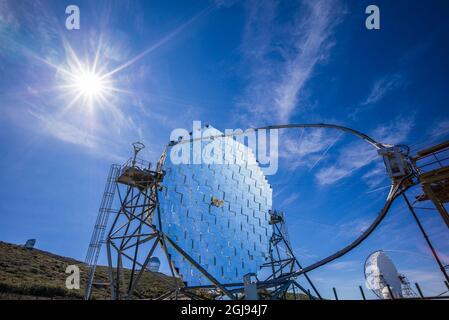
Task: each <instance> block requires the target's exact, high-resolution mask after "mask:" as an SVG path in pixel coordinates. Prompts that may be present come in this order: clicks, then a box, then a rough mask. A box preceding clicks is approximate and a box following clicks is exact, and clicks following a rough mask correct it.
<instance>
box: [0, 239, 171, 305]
mask: <svg viewBox="0 0 449 320" xmlns="http://www.w3.org/2000/svg"><path fill="white" fill-rule="evenodd" d="M68 265H77V266H78V267H79V268H80V272H81V274H80V276H81V288H80V290H68V289H66V288H65V280H66V277H67V276H68V274H66V273H65V270H66V267H67V266H68ZM87 271H88V269H87V266H86V265H85V264H84V263H83V262H80V261H77V260H75V259H71V258H67V257H62V256H58V255H55V254H52V253H49V252H46V251H42V250H39V249H33V250H28V249H25V248H23V247H22V246H18V245H14V244H10V243H5V242H1V241H0V299H82V298H83V294H84V287H85V284H86V279H87V274H88V272H87ZM125 275H126V272H125ZM168 279H169V278H168V277H167V276H166V275H163V274H161V273H152V272H146V273H145V274H144V276H143V277H142V279H141V284H140V286H139V288H138V290H137V292H136V295H137V296H138V297H139V298H155V297H157V296H159V295H161V294H163V293H164V292H166V291H167V290H168V289H169V288H170V286H169V285H168V283H167V281H165V280H168ZM95 282H99V283H107V282H108V274H107V267H105V266H99V267H98V268H97V272H96V278H95ZM92 298H93V299H109V298H110V292H109V287H108V286H107V287H102V288H94V290H93V294H92Z"/></svg>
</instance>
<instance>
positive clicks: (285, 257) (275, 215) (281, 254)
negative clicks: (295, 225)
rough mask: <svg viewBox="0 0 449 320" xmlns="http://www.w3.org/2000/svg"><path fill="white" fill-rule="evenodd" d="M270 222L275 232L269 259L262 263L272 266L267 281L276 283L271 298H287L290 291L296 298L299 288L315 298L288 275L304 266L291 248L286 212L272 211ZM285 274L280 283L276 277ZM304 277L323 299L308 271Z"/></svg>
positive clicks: (272, 237)
mask: <svg viewBox="0 0 449 320" xmlns="http://www.w3.org/2000/svg"><path fill="white" fill-rule="evenodd" d="M270 224H271V225H272V226H273V234H272V236H271V239H270V246H269V261H268V262H267V263H265V264H264V265H262V268H270V270H271V274H270V276H269V277H268V278H267V279H266V281H274V283H275V284H276V285H275V286H274V290H273V292H272V293H271V298H272V299H280V298H283V299H286V298H287V293H289V292H290V293H293V295H294V298H295V299H296V290H299V291H302V292H303V293H305V294H306V295H308V296H309V298H310V299H314V298H315V297H313V296H312V295H311V294H310V291H308V290H306V289H305V288H304V287H303V286H301V285H300V284H299V283H298V282H297V281H296V280H295V278H294V277H292V278H288V275H291V274H293V273H294V271H296V270H298V269H302V266H301V264H300V263H299V261H298V259H297V258H296V257H295V254H294V253H293V250H292V248H291V245H290V241H289V239H288V233H287V226H286V222H285V217H284V214H283V213H282V212H276V211H271V212H270ZM285 276H287V278H286V279H285V280H283V281H280V282H279V283H277V282H276V279H278V278H280V277H285ZM304 277H305V278H306V280H307V282H308V283H309V285H310V287H311V288H312V290H313V292H314V293H315V295H316V297H317V298H318V299H322V297H321V295H320V293H319V291H318V290H317V288H316V287H315V285H314V284H313V282H312V280H311V279H310V277H309V276H308V275H307V273H304Z"/></svg>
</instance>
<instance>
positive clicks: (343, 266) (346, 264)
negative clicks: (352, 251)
mask: <svg viewBox="0 0 449 320" xmlns="http://www.w3.org/2000/svg"><path fill="white" fill-rule="evenodd" d="M361 264H362V263H361V262H360V261H338V262H334V263H331V264H329V265H328V266H327V269H328V270H334V271H335V270H338V271H340V270H342V271H355V270H357V269H360V268H361Z"/></svg>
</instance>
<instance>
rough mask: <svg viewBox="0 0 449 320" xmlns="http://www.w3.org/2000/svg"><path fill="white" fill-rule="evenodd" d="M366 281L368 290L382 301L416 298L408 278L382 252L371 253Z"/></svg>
mask: <svg viewBox="0 0 449 320" xmlns="http://www.w3.org/2000/svg"><path fill="white" fill-rule="evenodd" d="M365 279H366V284H367V286H368V288H369V289H371V290H372V291H373V292H374V293H375V294H376V295H377V296H378V297H379V298H381V299H397V298H409V297H414V296H416V294H415V293H414V292H413V290H412V289H411V288H410V283H409V282H408V280H407V278H406V277H405V276H404V275H402V274H399V273H398V270H397V269H396V267H395V265H394V264H393V262H392V261H391V259H390V258H389V257H388V256H387V254H386V253H385V252H384V251H382V250H379V251H375V252H373V253H371V254H370V255H369V256H368V258H367V259H366V262H365Z"/></svg>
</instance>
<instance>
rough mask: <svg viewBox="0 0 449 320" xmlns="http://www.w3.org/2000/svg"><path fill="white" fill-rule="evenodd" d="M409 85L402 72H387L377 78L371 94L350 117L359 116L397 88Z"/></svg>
mask: <svg viewBox="0 0 449 320" xmlns="http://www.w3.org/2000/svg"><path fill="white" fill-rule="evenodd" d="M406 85H407V81H406V79H405V77H404V76H403V75H401V74H398V73H395V74H387V75H385V76H383V77H381V78H380V79H378V80H376V81H375V82H374V84H373V86H372V87H371V91H370V93H369V95H368V96H367V97H366V99H365V100H363V101H362V102H361V103H360V104H359V105H358V106H357V107H356V108H355V109H354V110H353V111H352V113H351V114H350V115H349V117H350V118H353V119H355V118H357V115H358V114H359V113H360V112H362V111H364V110H367V109H369V108H370V107H371V106H372V105H374V104H376V103H378V102H379V101H381V100H382V99H383V98H385V97H386V96H387V95H388V94H389V93H390V92H392V91H394V90H395V89H399V88H402V87H404V86H406Z"/></svg>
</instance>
